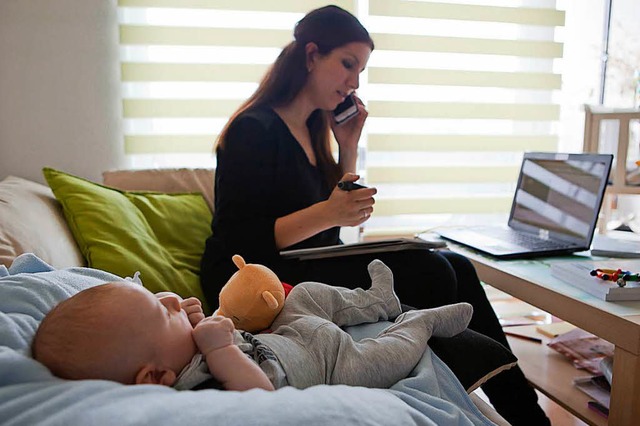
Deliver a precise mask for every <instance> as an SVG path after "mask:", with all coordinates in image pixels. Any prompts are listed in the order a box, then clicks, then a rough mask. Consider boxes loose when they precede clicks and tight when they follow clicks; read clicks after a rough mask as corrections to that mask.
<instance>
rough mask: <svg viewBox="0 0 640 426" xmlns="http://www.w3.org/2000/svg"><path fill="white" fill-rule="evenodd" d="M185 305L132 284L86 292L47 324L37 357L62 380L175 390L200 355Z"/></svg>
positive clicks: (52, 314) (39, 336) (57, 309)
mask: <svg viewBox="0 0 640 426" xmlns="http://www.w3.org/2000/svg"><path fill="white" fill-rule="evenodd" d="M181 301H182V299H181V298H180V297H179V296H177V295H175V294H172V293H169V294H168V293H163V294H162V295H158V296H156V295H154V294H153V293H151V292H150V291H148V290H147V289H145V288H144V287H142V286H139V285H136V284H131V283H128V282H113V283H108V284H103V285H99V286H96V287H92V288H89V289H87V290H83V291H81V292H79V293H78V294H76V295H74V296H73V297H71V298H69V299H67V300H65V301H63V302H62V303H60V304H59V305H58V306H56V307H55V308H54V309H52V310H51V312H49V314H47V316H46V317H45V318H44V320H43V321H42V323H41V324H40V327H39V328H38V330H37V332H36V335H35V337H34V340H33V344H32V353H33V357H34V358H35V359H36V360H37V361H39V362H41V363H42V364H44V365H45V366H47V367H48V368H49V369H50V370H51V372H52V373H53V374H55V375H56V376H58V377H61V378H64V379H72V380H78V379H104V380H113V381H116V382H120V383H124V384H141V383H156V384H163V385H168V386H171V385H172V384H173V383H174V382H175V379H176V376H177V375H178V374H179V373H180V371H181V370H182V368H183V367H185V366H186V365H187V364H188V363H189V362H190V361H191V358H193V356H194V355H195V354H196V352H197V347H196V344H195V342H194V340H193V337H192V335H191V331H192V330H193V327H192V326H191V324H190V323H189V319H188V317H187V314H186V312H185V311H184V310H182V309H181V306H180V302H181Z"/></svg>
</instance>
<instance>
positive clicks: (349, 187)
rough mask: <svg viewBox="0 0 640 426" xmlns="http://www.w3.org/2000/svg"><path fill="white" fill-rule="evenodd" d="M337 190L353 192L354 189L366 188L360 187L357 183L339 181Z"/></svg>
mask: <svg viewBox="0 0 640 426" xmlns="http://www.w3.org/2000/svg"><path fill="white" fill-rule="evenodd" d="M338 188H340V189H342V190H343V191H353V190H354V189H362V188H366V186H364V185H360V184H359V183H355V182H350V181H344V180H341V181H340V182H338Z"/></svg>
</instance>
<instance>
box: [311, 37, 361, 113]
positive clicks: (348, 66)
mask: <svg viewBox="0 0 640 426" xmlns="http://www.w3.org/2000/svg"><path fill="white" fill-rule="evenodd" d="M369 55H371V47H369V45H368V44H366V43H361V42H353V43H349V44H345V45H344V46H341V47H337V48H335V49H333V50H332V51H331V52H329V53H328V54H327V55H322V54H320V53H319V52H318V50H317V46H316V45H315V44H313V43H310V44H309V45H308V46H307V58H308V59H307V66H308V68H309V79H308V80H307V86H306V89H307V90H308V93H309V96H310V98H311V100H312V102H313V103H314V104H315V106H316V107H317V108H320V109H323V110H329V111H330V110H334V109H335V108H336V106H338V104H339V103H340V102H342V101H343V100H344V99H345V98H346V97H347V96H348V95H349V94H350V93H352V92H353V91H354V90H356V89H357V88H358V87H359V85H360V81H359V79H360V73H361V72H362V71H363V70H364V69H365V67H366V66H367V62H368V61H369Z"/></svg>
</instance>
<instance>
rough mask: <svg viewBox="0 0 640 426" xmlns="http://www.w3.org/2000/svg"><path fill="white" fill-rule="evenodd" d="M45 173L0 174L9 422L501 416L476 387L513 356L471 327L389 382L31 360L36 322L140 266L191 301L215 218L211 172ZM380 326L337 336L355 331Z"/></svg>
mask: <svg viewBox="0 0 640 426" xmlns="http://www.w3.org/2000/svg"><path fill="white" fill-rule="evenodd" d="M43 172H44V175H45V179H46V182H47V184H48V185H43V184H41V183H38V182H34V181H30V180H26V179H23V178H20V177H16V176H9V177H6V178H5V179H4V180H2V181H1V182H0V418H3V419H4V421H6V422H7V423H6V424H47V423H52V424H63V423H67V424H103V423H105V424H106V423H109V424H146V423H151V422H153V423H159V424H164V423H166V424H177V423H178V422H180V421H184V422H187V423H188V424H211V423H215V424H245V425H246V424H278V425H279V426H282V425H288V424H292V425H293V424H296V425H298V424H302V423H308V424H310V425H314V424H327V423H330V422H333V423H336V424H420V425H422V424H425V425H426V424H440V425H443V424H445V425H446V424H499V425H506V424H508V423H507V422H506V421H505V420H504V419H503V418H502V417H500V416H499V415H498V414H497V412H495V411H494V410H493V409H492V408H491V407H490V406H489V405H488V404H487V403H485V402H484V401H483V400H482V399H481V398H479V397H478V395H477V393H476V392H474V391H475V390H476V389H477V388H478V387H479V386H480V385H481V384H482V383H483V382H484V381H486V380H487V379H488V378H490V377H492V376H493V375H495V374H499V372H500V371H502V370H504V369H507V368H510V367H511V366H513V365H515V362H516V359H515V357H514V356H513V355H512V354H511V353H510V352H509V351H508V350H506V349H505V348H504V347H502V346H501V345H499V344H497V343H495V342H493V341H491V342H487V341H489V340H490V339H487V338H486V337H484V336H479V335H477V334H476V333H473V332H471V331H470V330H467V331H465V332H463V333H461V334H460V335H459V336H456V337H454V338H450V339H437V338H434V339H432V341H430V346H431V348H433V350H432V349H429V350H428V351H427V352H426V353H425V355H424V356H423V359H422V360H421V361H420V363H419V364H418V365H417V366H416V368H415V369H414V371H413V372H412V373H411V375H410V376H409V377H407V378H406V379H404V380H401V381H399V382H398V383H397V384H396V385H394V386H393V387H391V388H390V389H365V388H358V387H349V386H341V385H340V386H326V385H322V386H314V387H311V388H308V389H304V390H298V389H293V388H283V389H279V390H277V391H275V392H266V391H262V390H252V391H247V392H222V391H217V390H206V391H198V392H191V391H182V392H178V391H175V390H173V389H169V388H166V387H162V386H151V385H140V386H124V385H120V384H117V383H112V382H106V381H79V382H69V381H64V380H61V379H58V378H55V377H53V376H52V375H51V374H50V373H49V372H48V371H47V370H46V368H44V367H43V366H42V365H39V364H38V363H37V362H36V361H34V360H33V359H31V357H30V349H29V345H30V342H31V339H32V337H33V334H34V333H35V330H36V329H37V326H38V323H39V322H40V321H41V319H42V317H43V316H44V315H45V314H46V313H47V312H48V311H49V310H50V309H51V308H52V307H53V306H55V304H57V303H58V302H60V301H61V300H64V299H65V298H67V297H70V296H71V295H72V294H75V293H76V292H77V291H80V290H82V289H83V288H86V287H89V286H93V285H100V284H101V283H104V282H107V281H111V280H119V279H124V278H126V277H132V276H134V275H136V274H139V276H140V277H141V279H142V282H143V283H144V285H145V286H146V287H148V288H149V289H150V290H152V291H163V290H169V291H175V292H177V293H179V294H181V295H182V296H184V297H187V296H192V295H195V296H198V297H201V298H202V293H201V292H200V290H199V285H198V264H199V257H200V255H201V253H202V250H203V249H204V239H205V238H206V236H207V235H208V232H210V231H209V225H210V221H211V217H212V215H213V214H214V210H213V191H214V188H213V173H214V171H213V170H211V169H159V170H119V171H107V172H105V173H104V174H103V182H102V183H95V182H90V181H88V180H85V179H82V178H80V177H77V176H73V175H71V174H68V173H65V172H62V171H59V170H54V169H50V168H45V169H44V170H43ZM205 309H206V310H207V311H208V312H211V311H212V310H213V309H215V306H206V307H205ZM388 325H389V324H388V323H384V322H381V323H376V324H368V325H362V326H356V327H352V328H350V329H349V330H348V332H349V333H351V334H352V335H353V336H354V338H356V339H360V338H365V337H367V336H371V335H375V334H376V333H378V332H379V331H380V330H382V329H383V328H384V327H386V326H388ZM435 351H437V354H436V352H435ZM469 353H472V354H474V356H472V357H469V355H468V354H469ZM441 358H442V359H441Z"/></svg>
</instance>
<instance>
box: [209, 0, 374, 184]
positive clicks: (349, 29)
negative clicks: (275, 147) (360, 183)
mask: <svg viewBox="0 0 640 426" xmlns="http://www.w3.org/2000/svg"><path fill="white" fill-rule="evenodd" d="M294 37H295V40H294V41H292V42H291V43H289V44H288V45H287V46H285V48H284V49H282V52H280V55H278V58H277V59H276V60H275V62H274V63H273V65H272V66H271V67H270V68H269V70H268V71H267V73H266V74H265V76H264V77H263V78H262V81H260V84H259V85H258V88H257V89H256V91H255V92H254V93H253V95H251V97H249V99H247V100H246V101H245V102H244V103H243V104H242V105H241V106H240V107H239V108H238V110H236V112H234V113H233V115H232V116H231V117H230V118H229V121H227V124H226V125H225V126H224V128H223V129H222V132H220V135H219V136H218V140H217V143H216V146H215V149H216V151H217V150H221V149H224V144H225V140H226V137H227V134H228V131H229V127H230V125H231V123H233V121H234V120H235V119H236V118H237V117H238V116H239V115H240V114H242V113H243V112H245V111H247V110H249V109H252V108H258V107H263V106H269V107H271V108H276V107H280V106H284V105H287V104H288V103H290V102H291V101H293V99H294V98H295V97H296V95H297V94H298V93H299V92H300V90H302V88H303V87H304V85H305V84H306V82H307V75H308V71H307V58H306V52H305V46H306V45H307V43H310V42H313V43H315V44H316V45H317V46H318V51H319V53H320V54H321V55H327V54H329V53H330V52H331V51H332V50H333V49H335V48H337V47H341V46H344V45H345V44H348V43H352V42H363V43H367V44H369V46H370V47H371V50H373V48H374V45H373V40H371V37H370V36H369V33H368V32H367V30H366V29H365V28H364V27H363V26H362V24H360V22H359V21H358V19H357V18H356V17H355V16H353V15H352V14H350V13H349V12H347V11H346V10H344V9H341V8H339V7H337V6H326V7H322V8H320V9H316V10H313V11H311V12H309V13H308V14H307V15H306V16H305V17H304V18H303V19H301V20H300V21H299V22H298V23H297V24H296V27H295V30H294ZM330 119H331V118H330V113H329V112H328V111H322V110H319V109H318V110H316V111H314V112H313V113H312V114H311V115H310V116H309V118H308V119H307V127H308V128H309V134H310V136H311V145H312V147H313V151H314V154H315V155H316V159H317V162H318V165H317V167H318V169H319V170H320V172H321V173H322V174H323V176H324V177H325V180H326V182H327V183H328V184H329V187H333V186H335V184H336V183H337V182H338V180H339V179H340V177H342V171H341V170H340V167H339V166H338V164H337V163H336V161H335V159H334V158H333V155H332V153H331V137H330V125H329V120H330Z"/></svg>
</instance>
